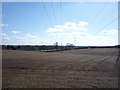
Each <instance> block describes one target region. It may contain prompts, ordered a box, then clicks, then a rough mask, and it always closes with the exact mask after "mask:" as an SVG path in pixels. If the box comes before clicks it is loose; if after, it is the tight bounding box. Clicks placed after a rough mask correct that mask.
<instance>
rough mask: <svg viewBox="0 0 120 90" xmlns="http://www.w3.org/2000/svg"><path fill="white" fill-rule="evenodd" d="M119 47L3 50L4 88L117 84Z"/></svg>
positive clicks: (108, 86)
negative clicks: (40, 50)
mask: <svg viewBox="0 0 120 90" xmlns="http://www.w3.org/2000/svg"><path fill="white" fill-rule="evenodd" d="M117 56H118V50H117V49H115V48H93V49H78V50H68V51H63V52H61V51H59V52H35V51H19V50H3V51H2V65H3V71H2V72H3V73H2V74H3V77H2V79H3V83H2V84H3V88H118V67H117V62H116V61H117Z"/></svg>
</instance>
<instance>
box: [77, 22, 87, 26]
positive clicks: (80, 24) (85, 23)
mask: <svg viewBox="0 0 120 90" xmlns="http://www.w3.org/2000/svg"><path fill="white" fill-rule="evenodd" d="M86 25H88V22H80V23H79V26H86Z"/></svg>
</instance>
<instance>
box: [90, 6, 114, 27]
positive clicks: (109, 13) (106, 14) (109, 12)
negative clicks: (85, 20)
mask: <svg viewBox="0 0 120 90" xmlns="http://www.w3.org/2000/svg"><path fill="white" fill-rule="evenodd" d="M105 5H106V4H105ZM105 5H104V6H105ZM115 6H116V5H113V7H112V8H111V9H110V10H109V11H108V12H106V13H105V14H104V16H103V17H104V18H105V17H106V16H108V15H111V13H112V12H111V11H112V10H113V9H114V7H115ZM102 9H104V7H103V8H102ZM102 9H101V10H102ZM104 10H105V9H104ZM101 13H102V11H101V12H100V13H99V14H98V15H99V16H100V14H101ZM98 15H97V16H98ZM106 19H107V18H105V20H106ZM95 20H97V17H96V19H95ZM95 20H94V22H95ZM105 20H104V21H103V22H105ZM103 22H102V23H103ZM93 27H94V26H92V27H91V28H93ZM94 28H95V27H94Z"/></svg>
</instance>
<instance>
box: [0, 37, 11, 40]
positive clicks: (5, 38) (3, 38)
mask: <svg viewBox="0 0 120 90" xmlns="http://www.w3.org/2000/svg"><path fill="white" fill-rule="evenodd" d="M1 39H2V40H10V38H8V37H1Z"/></svg>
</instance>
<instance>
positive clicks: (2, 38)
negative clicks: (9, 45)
mask: <svg viewBox="0 0 120 90" xmlns="http://www.w3.org/2000/svg"><path fill="white" fill-rule="evenodd" d="M0 39H1V40H10V38H9V37H8V36H7V35H6V34H5V33H0Z"/></svg>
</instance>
